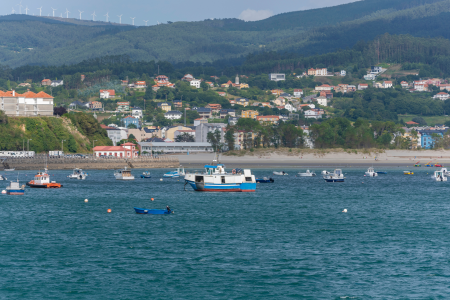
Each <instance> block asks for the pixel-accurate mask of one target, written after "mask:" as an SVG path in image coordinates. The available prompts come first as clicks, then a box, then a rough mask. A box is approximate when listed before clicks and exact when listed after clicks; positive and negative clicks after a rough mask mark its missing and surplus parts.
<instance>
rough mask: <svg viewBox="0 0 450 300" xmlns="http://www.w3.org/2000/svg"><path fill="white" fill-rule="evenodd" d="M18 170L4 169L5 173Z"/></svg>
mask: <svg viewBox="0 0 450 300" xmlns="http://www.w3.org/2000/svg"><path fill="white" fill-rule="evenodd" d="M15 170H16V169H4V170H3V171H5V172H12V171H15Z"/></svg>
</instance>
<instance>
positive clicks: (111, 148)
mask: <svg viewBox="0 0 450 300" xmlns="http://www.w3.org/2000/svg"><path fill="white" fill-rule="evenodd" d="M133 145H134V144H133ZM94 151H130V150H129V149H126V148H124V147H122V146H96V147H94Z"/></svg>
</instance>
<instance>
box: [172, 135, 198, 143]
mask: <svg viewBox="0 0 450 300" xmlns="http://www.w3.org/2000/svg"><path fill="white" fill-rule="evenodd" d="M175 142H178V143H180V142H183V143H188V142H190V143H193V142H195V139H194V136H193V135H192V134H189V133H187V132H183V133H182V134H180V135H178V136H177V137H176V138H175Z"/></svg>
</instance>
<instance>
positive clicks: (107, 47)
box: [0, 0, 450, 67]
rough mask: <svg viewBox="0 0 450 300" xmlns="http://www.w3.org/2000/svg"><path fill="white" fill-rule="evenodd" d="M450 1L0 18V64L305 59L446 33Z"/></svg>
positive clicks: (394, 0) (391, 0) (368, 1)
mask: <svg viewBox="0 0 450 300" xmlns="http://www.w3.org/2000/svg"><path fill="white" fill-rule="evenodd" d="M449 12H450V0H365V1H358V2H354V3H349V4H345V5H339V6H334V7H327V8H321V9H314V10H307V11H299V12H290V13H285V14H280V15H276V16H273V17H271V18H268V19H265V20H261V21H257V22H244V21H242V20H237V19H224V20H205V21H200V22H175V23H172V24H162V25H157V26H148V27H147V26H146V27H133V26H118V24H112V23H105V22H91V21H85V22H84V21H82V22H79V21H77V20H75V19H62V18H48V17H31V16H7V17H1V18H0V38H1V39H0V40H1V41H2V42H1V44H0V64H3V65H9V66H11V67H18V66H22V65H63V64H74V63H78V62H81V61H83V60H87V59H92V58H95V57H102V56H111V55H123V54H127V55H128V56H129V57H130V58H131V59H132V60H134V61H138V60H141V61H151V60H155V61H169V62H172V63H177V62H184V61H193V62H212V61H216V60H220V59H226V60H230V59H234V58H239V57H242V56H246V55H248V54H250V53H254V52H258V51H261V50H265V51H282V52H287V51H288V52H295V53H302V54H306V55H309V54H316V53H327V52H330V51H333V50H335V49H340V48H351V47H352V46H353V45H354V44H355V43H356V42H357V41H359V40H361V39H363V40H370V39H373V38H375V37H376V36H378V35H381V34H384V33H390V34H410V35H413V36H429V37H435V36H443V37H447V36H448V35H449V33H448V30H447V29H448V28H449V25H450V24H449V21H448V20H449V18H448V17H449Z"/></svg>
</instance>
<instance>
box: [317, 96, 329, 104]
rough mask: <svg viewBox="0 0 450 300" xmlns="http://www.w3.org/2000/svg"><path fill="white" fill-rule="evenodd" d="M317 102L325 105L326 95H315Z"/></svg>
mask: <svg viewBox="0 0 450 300" xmlns="http://www.w3.org/2000/svg"><path fill="white" fill-rule="evenodd" d="M316 100H317V104H319V105H322V106H327V103H328V101H327V100H328V99H327V97H317V99H316Z"/></svg>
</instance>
